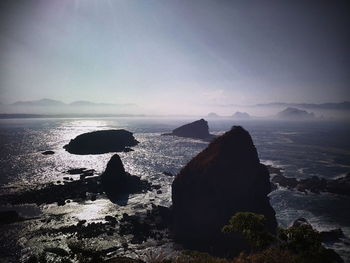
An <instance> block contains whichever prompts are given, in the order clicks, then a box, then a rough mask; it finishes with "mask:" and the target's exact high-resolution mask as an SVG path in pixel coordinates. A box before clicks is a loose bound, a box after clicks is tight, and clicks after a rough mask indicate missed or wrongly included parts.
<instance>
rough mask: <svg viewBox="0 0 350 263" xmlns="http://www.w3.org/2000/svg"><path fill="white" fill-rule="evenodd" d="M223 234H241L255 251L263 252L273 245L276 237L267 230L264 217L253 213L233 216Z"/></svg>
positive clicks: (241, 213) (239, 213) (223, 229)
mask: <svg viewBox="0 0 350 263" xmlns="http://www.w3.org/2000/svg"><path fill="white" fill-rule="evenodd" d="M222 232H224V233H231V232H239V233H241V234H242V235H243V236H244V237H245V238H246V239H247V241H248V242H249V243H250V245H251V248H252V249H253V250H261V249H264V248H266V247H268V246H269V245H271V244H272V242H273V241H274V236H273V235H272V234H271V233H270V232H268V231H267V230H266V219H265V217H264V215H260V214H255V213H251V212H238V213H236V214H235V215H234V216H232V217H231V218H230V220H229V222H228V224H227V225H225V226H224V227H223V228H222Z"/></svg>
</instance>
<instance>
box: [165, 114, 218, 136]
mask: <svg viewBox="0 0 350 263" xmlns="http://www.w3.org/2000/svg"><path fill="white" fill-rule="evenodd" d="M163 135H174V136H179V137H186V138H194V139H201V140H211V139H213V138H214V137H215V135H213V134H210V133H209V126H208V122H207V121H206V120H204V119H200V120H197V121H194V122H191V123H188V124H185V125H182V126H180V127H178V128H176V129H175V130H173V131H172V132H171V133H165V134H163Z"/></svg>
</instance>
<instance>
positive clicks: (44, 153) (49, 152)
mask: <svg viewBox="0 0 350 263" xmlns="http://www.w3.org/2000/svg"><path fill="white" fill-rule="evenodd" d="M41 154H43V155H52V154H55V152H54V151H45V152H42V153H41Z"/></svg>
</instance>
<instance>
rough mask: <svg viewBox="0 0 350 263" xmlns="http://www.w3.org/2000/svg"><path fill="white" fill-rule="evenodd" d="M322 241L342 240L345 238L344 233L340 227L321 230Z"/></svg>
mask: <svg viewBox="0 0 350 263" xmlns="http://www.w3.org/2000/svg"><path fill="white" fill-rule="evenodd" d="M320 234H321V239H322V242H332V243H333V242H340V241H341V240H340V238H344V237H345V236H344V233H343V231H342V230H341V229H340V228H336V229H332V230H329V231H322V232H320Z"/></svg>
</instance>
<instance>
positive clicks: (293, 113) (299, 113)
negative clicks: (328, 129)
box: [277, 107, 315, 120]
mask: <svg viewBox="0 0 350 263" xmlns="http://www.w3.org/2000/svg"><path fill="white" fill-rule="evenodd" d="M277 118H279V119H285V120H312V119H315V114H314V113H312V112H311V113H309V112H307V111H305V110H299V109H297V108H291V107H289V108H286V109H285V110H283V111H281V112H279V113H277Z"/></svg>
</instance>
